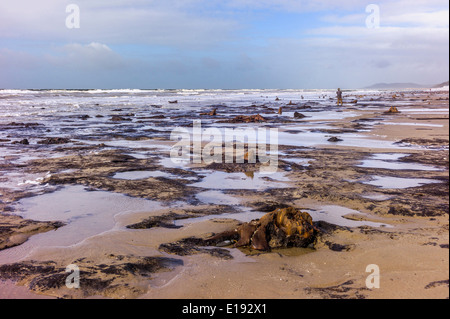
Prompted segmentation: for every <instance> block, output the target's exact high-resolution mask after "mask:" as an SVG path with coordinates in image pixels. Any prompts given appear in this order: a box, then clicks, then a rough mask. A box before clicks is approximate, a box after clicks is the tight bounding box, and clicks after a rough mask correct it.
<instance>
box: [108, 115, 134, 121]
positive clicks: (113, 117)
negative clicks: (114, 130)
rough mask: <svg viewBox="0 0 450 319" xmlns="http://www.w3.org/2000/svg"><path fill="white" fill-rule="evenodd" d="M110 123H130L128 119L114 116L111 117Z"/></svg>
mask: <svg viewBox="0 0 450 319" xmlns="http://www.w3.org/2000/svg"><path fill="white" fill-rule="evenodd" d="M111 121H113V122H123V121H132V120H131V119H130V118H126V117H122V116H118V115H114V116H112V117H111Z"/></svg>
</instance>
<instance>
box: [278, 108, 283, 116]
mask: <svg viewBox="0 0 450 319" xmlns="http://www.w3.org/2000/svg"><path fill="white" fill-rule="evenodd" d="M278 114H279V115H282V114H283V108H282V107H280V108H279V109H278Z"/></svg>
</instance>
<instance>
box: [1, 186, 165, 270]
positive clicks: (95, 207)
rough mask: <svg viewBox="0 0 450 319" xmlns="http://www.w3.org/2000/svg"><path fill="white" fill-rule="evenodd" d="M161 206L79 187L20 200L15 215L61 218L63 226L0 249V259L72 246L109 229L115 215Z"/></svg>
mask: <svg viewBox="0 0 450 319" xmlns="http://www.w3.org/2000/svg"><path fill="white" fill-rule="evenodd" d="M161 208H162V206H161V204H160V203H158V202H156V201H151V200H146V199H141V198H133V197H129V196H126V195H123V194H118V193H111V192H105V191H86V190H85V189H84V187H83V186H68V187H64V188H62V189H61V190H58V191H55V192H53V193H50V194H44V195H40V196H35V197H30V198H25V199H22V200H21V201H20V202H19V206H18V209H19V211H20V212H19V213H18V215H20V216H22V217H24V218H26V219H33V220H38V221H62V222H65V223H67V225H66V226H64V227H61V228H59V229H57V230H55V231H51V232H46V233H41V234H37V235H34V236H32V237H31V238H30V239H29V240H28V241H27V242H25V243H24V244H22V245H20V246H17V247H13V248H10V249H7V250H5V251H1V252H0V262H3V261H4V259H5V258H6V259H8V258H12V257H14V258H15V259H17V258H23V257H25V256H26V255H27V254H28V253H30V252H32V251H33V250H34V249H37V248H45V247H54V246H62V247H64V246H71V245H75V244H77V243H80V242H81V241H83V240H85V239H87V238H89V237H92V236H95V235H98V234H101V233H103V232H106V231H109V230H112V229H114V227H115V224H116V223H115V216H116V215H118V214H127V213H134V212H136V213H137V212H151V211H156V210H158V209H161ZM8 262H9V261H8Z"/></svg>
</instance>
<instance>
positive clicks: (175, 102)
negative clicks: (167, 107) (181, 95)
mask: <svg viewBox="0 0 450 319" xmlns="http://www.w3.org/2000/svg"><path fill="white" fill-rule="evenodd" d="M169 103H170V104H177V103H178V100H175V101H169Z"/></svg>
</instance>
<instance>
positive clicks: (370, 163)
mask: <svg viewBox="0 0 450 319" xmlns="http://www.w3.org/2000/svg"><path fill="white" fill-rule="evenodd" d="M408 155H409V154H400V153H393V154H373V155H372V156H371V158H370V159H366V160H363V161H362V163H361V164H359V165H356V166H358V167H367V168H382V169H391V170H413V171H439V170H440V169H439V168H437V167H434V166H429V165H423V164H418V163H406V162H397V161H398V160H399V159H400V158H402V157H405V156H408Z"/></svg>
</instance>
